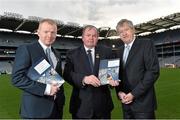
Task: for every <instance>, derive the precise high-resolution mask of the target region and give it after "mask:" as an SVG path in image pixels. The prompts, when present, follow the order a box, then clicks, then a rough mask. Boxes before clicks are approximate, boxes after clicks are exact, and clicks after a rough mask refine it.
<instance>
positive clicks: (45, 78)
mask: <svg viewBox="0 0 180 120" xmlns="http://www.w3.org/2000/svg"><path fill="white" fill-rule="evenodd" d="M27 76H28V77H29V78H30V79H32V80H35V81H37V82H40V83H44V84H58V86H59V87H60V86H61V85H62V84H63V83H64V82H65V80H64V79H63V78H62V77H61V76H60V75H59V74H58V73H57V72H56V70H55V69H54V68H53V67H51V65H50V64H49V63H48V62H47V61H46V60H45V59H41V60H40V61H38V62H37V63H36V64H34V65H32V66H31V68H30V69H29V71H28V73H27Z"/></svg>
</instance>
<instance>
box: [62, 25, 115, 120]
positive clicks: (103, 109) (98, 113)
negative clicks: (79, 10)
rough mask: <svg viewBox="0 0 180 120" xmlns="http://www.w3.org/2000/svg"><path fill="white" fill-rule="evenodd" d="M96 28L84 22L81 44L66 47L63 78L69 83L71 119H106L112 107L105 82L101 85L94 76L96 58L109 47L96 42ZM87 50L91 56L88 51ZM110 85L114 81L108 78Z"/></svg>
mask: <svg viewBox="0 0 180 120" xmlns="http://www.w3.org/2000/svg"><path fill="white" fill-rule="evenodd" d="M98 36H99V35H98V31H97V28H96V27H94V26H92V25H87V26H85V27H84V29H83V34H82V41H83V45H81V46H80V47H78V48H76V49H74V50H70V51H69V52H68V53H67V57H66V58H67V59H66V64H65V69H64V75H63V76H64V79H65V80H66V81H67V82H68V83H70V84H71V85H72V86H73V91H72V95H71V100H70V113H72V118H73V119H85V118H86V119H110V117H111V111H112V109H113V103H112V98H111V94H110V90H109V86H108V85H103V86H101V84H100V81H99V79H98V77H97V76H98V71H99V62H100V60H101V59H107V58H110V57H111V49H110V48H107V47H104V46H99V45H97V42H98ZM89 51H91V57H90V58H91V60H90V59H88V54H89V53H88V52H89ZM110 85H111V86H117V85H118V82H117V81H114V80H111V81H110Z"/></svg>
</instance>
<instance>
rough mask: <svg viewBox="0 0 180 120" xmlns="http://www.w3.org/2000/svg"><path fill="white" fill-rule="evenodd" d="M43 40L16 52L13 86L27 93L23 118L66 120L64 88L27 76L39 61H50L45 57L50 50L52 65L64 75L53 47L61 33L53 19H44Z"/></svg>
mask: <svg viewBox="0 0 180 120" xmlns="http://www.w3.org/2000/svg"><path fill="white" fill-rule="evenodd" d="M37 33H38V36H39V40H38V41H37V42H35V43H32V44H28V45H22V46H20V47H19V48H18V49H17V51H16V57H15V61H14V67H13V73H12V84H13V85H14V86H16V87H18V88H19V89H21V90H23V94H22V103H21V109H20V115H21V117H22V118H41V119H44V118H56V119H57V118H59V119H61V118H62V115H63V106H64V102H65V97H64V90H63V86H61V87H59V86H58V85H57V84H56V83H52V84H43V83H40V82H37V81H34V80H32V79H31V78H30V77H29V76H28V75H27V74H28V71H29V70H30V68H31V67H32V66H33V65H34V64H36V63H37V62H38V61H39V62H40V60H42V59H45V60H46V61H48V62H49V63H50V60H49V59H48V57H47V56H46V54H45V51H46V49H48V48H50V53H49V54H50V57H51V60H52V63H50V64H51V65H52V66H53V67H54V69H55V70H56V71H57V72H58V73H59V74H61V72H62V70H61V59H60V54H59V53H58V52H57V51H55V50H54V49H53V48H52V46H51V45H52V44H53V43H54V42H55V39H56V34H57V25H56V23H55V22H54V21H53V20H51V19H43V20H42V21H40V23H39V27H38V30H37Z"/></svg>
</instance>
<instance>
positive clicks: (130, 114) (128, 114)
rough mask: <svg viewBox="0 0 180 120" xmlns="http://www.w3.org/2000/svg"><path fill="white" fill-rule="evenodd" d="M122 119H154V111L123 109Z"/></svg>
mask: <svg viewBox="0 0 180 120" xmlns="http://www.w3.org/2000/svg"><path fill="white" fill-rule="evenodd" d="M123 118H124V119H155V112H154V111H152V112H134V111H131V110H123Z"/></svg>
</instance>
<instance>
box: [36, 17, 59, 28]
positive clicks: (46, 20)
mask: <svg viewBox="0 0 180 120" xmlns="http://www.w3.org/2000/svg"><path fill="white" fill-rule="evenodd" d="M45 22H46V23H48V24H50V25H55V26H57V23H56V22H55V21H54V20H53V19H50V18H45V19H42V20H41V21H40V22H39V27H38V29H39V28H40V26H41V25H42V24H43V23H45Z"/></svg>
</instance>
